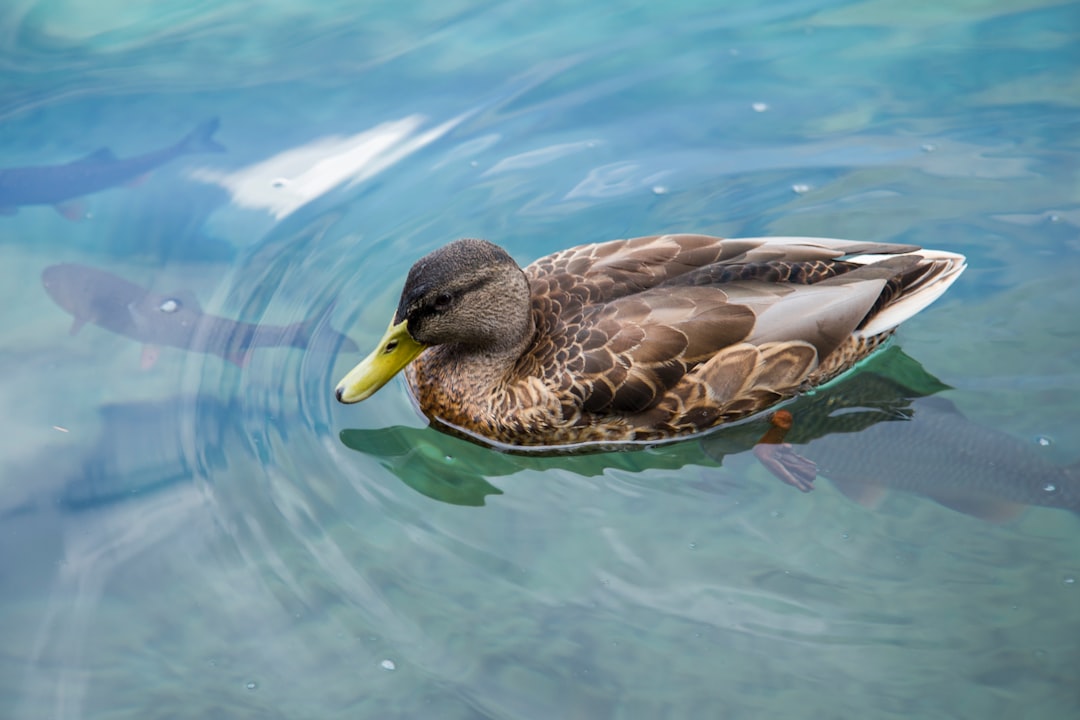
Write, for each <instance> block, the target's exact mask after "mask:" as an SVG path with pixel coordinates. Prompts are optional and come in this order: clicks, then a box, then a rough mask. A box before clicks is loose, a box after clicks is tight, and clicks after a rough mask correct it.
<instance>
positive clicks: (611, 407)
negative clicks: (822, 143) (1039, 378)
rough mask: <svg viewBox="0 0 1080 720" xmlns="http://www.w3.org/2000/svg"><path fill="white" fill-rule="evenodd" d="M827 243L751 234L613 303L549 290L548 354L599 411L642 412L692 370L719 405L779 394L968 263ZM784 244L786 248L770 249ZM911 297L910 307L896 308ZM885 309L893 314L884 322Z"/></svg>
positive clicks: (885, 327)
mask: <svg viewBox="0 0 1080 720" xmlns="http://www.w3.org/2000/svg"><path fill="white" fill-rule="evenodd" d="M675 237H677V238H683V237H686V236H675ZM695 237H700V236H695ZM785 240H786V239H785ZM725 242H728V241H725ZM826 242H827V243H837V244H839V243H842V242H843V241H826ZM826 242H822V241H819V240H813V241H807V240H805V239H801V238H800V239H797V242H794V243H786V244H784V243H777V244H774V243H771V242H752V243H749V244H748V245H747V246H745V247H744V248H742V249H740V250H739V252H738V253H737V255H736V256H737V257H739V258H740V260H738V261H736V262H735V263H734V264H732V263H722V264H717V263H714V264H712V265H708V266H705V267H700V268H694V269H691V270H686V271H683V272H682V273H680V274H678V275H675V276H674V277H673V278H671V279H669V280H668V281H666V282H663V283H659V284H656V285H655V286H654V287H652V288H651V289H647V290H644V291H639V292H636V293H633V294H624V295H620V296H618V297H616V298H614V299H612V300H610V301H607V302H596V301H595V299H594V298H593V297H592V296H590V297H589V300H587V301H586V302H589V301H591V303H590V304H587V305H586V306H585V307H584V309H583V310H582V311H581V312H580V313H563V314H562V315H559V314H558V313H556V312H554V310H555V308H558V307H562V308H563V309H566V308H565V305H568V304H570V305H572V304H574V303H575V302H577V300H579V299H582V296H580V295H578V294H575V292H574V288H575V287H580V285H576V286H571V287H570V288H568V289H567V291H568V292H567V293H566V294H563V293H560V292H559V291H558V290H556V291H554V293H553V295H552V297H550V298H548V301H550V302H552V303H553V305H552V306H551V311H552V312H551V313H549V314H550V315H551V317H552V318H553V323H554V324H553V325H551V326H550V327H548V328H546V330H547V332H548V337H549V338H550V341H549V346H548V348H547V352H546V353H545V355H546V356H547V362H549V363H552V364H554V365H555V366H559V367H561V368H562V369H563V371H564V372H565V378H566V379H565V380H564V381H563V383H562V384H563V385H564V386H566V385H571V386H572V388H573V389H572V390H570V391H571V392H572V393H574V394H575V395H577V396H579V398H580V400H581V402H582V406H583V407H584V409H585V410H587V411H592V412H617V413H624V414H632V413H637V412H642V411H644V410H647V409H649V408H651V407H653V406H654V405H655V404H656V403H658V402H659V401H660V399H661V398H662V397H663V396H664V394H665V393H667V392H668V391H669V390H671V389H672V388H674V387H675V386H676V385H678V384H679V383H680V382H682V381H683V379H684V378H686V377H687V375H688V374H691V373H693V374H694V375H695V377H694V378H692V380H693V382H694V384H696V385H699V386H700V392H707V393H711V394H713V395H714V396H715V402H716V404H718V405H719V404H723V403H724V402H733V401H735V400H736V399H738V398H743V397H745V398H750V397H754V398H757V397H758V396H761V401H762V402H765V401H766V400H767V399H768V398H772V399H773V400H774V401H775V400H776V399H779V398H780V397H782V396H785V395H790V394H791V393H792V392H794V390H795V389H796V388H798V387H799V386H800V385H801V384H802V383H803V382H804V381H805V380H806V379H807V377H809V376H810V375H811V373H813V371H814V370H815V368H817V366H818V364H819V361H820V360H821V359H822V358H825V357H826V356H828V355H829V354H830V353H831V352H833V350H835V349H836V348H838V347H839V346H841V345H842V344H844V343H845V342H847V341H849V340H850V339H851V337H852V336H853V334H855V333H856V332H857V331H862V332H866V333H867V334H868V335H869V334H870V332H871V331H872V332H873V334H878V333H880V332H887V331H889V330H891V329H892V327H895V324H898V322H899V321H900V320H902V319H904V318H906V317H909V316H910V314H913V313H909V312H906V309H911V308H915V311H917V310H918V309H921V308H922V307H925V305H926V304H929V302H930V301H932V300H933V298H934V297H937V295H939V294H940V293H941V292H943V291H944V288H943V287H940V285H941V284H942V283H943V284H944V285H945V287H947V285H948V284H950V283H951V282H952V280H954V279H955V277H956V275H958V274H959V272H960V271H961V270H962V269H963V268H962V258H961V262H960V265H959V266H958V265H957V264H956V260H955V258H957V257H959V256H949V257H947V258H935V259H933V260H927V258H926V257H924V255H926V254H927V251H923V253H922V254H915V253H912V252H911V251H910V250H908V247H909V246H885V248H886V249H888V250H892V251H894V252H897V253H900V254H897V255H892V256H890V255H885V256H884V257H882V255H883V254H882V253H881V252H880V250H881V249H882V247H883V246H882V244H877V243H847V244H846V245H843V246H841V247H837V245H835V244H826ZM780 247H783V248H784V250H783V251H782V252H781V253H780V254H779V256H778V259H773V260H768V259H762V257H763V255H766V254H767V255H775V253H777V251H779V250H780ZM849 248H852V250H850V251H849V250H848V249H849ZM854 248H860V249H861V248H866V249H868V250H873V251H874V255H873V256H867V255H858V254H857V253H858V252H859V250H855V249H854ZM905 250H908V252H907V254H903V253H904V251H905ZM852 252H854V253H856V254H854V255H852V254H851V253H852ZM931 254H932V253H931ZM946 255H948V254H946ZM823 256H824V257H823ZM830 256H831V257H830ZM793 257H795V258H800V259H798V260H793V259H792V258H793ZM836 257H843V258H846V259H845V260H843V261H836V260H835V258H836ZM864 257H866V258H867V260H866V261H865V262H860V260H862V258H864ZM741 258H748V259H747V260H742V259H741ZM750 258H752V259H750ZM802 258H805V259H802ZM736 266H738V267H736ZM732 269H735V270H737V271H738V272H737V274H736V275H732V272H730V271H731V270H732ZM610 287H615V285H612V286H610ZM913 294H915V295H919V294H923V297H920V298H915V299H912V295H913ZM930 296H932V297H930ZM926 297H929V300H926ZM924 300H925V302H924ZM904 303H908V305H907V308H906V309H905V310H904V311H902V312H895V311H894V308H895V307H896V306H897V305H902V304H904ZM887 316H888V317H887ZM883 317H884V318H886V320H888V322H878V318H883ZM893 321H896V322H895V323H893V324H891V325H890V324H889V323H892V322H893ZM860 329H861V330H860ZM560 358H561V359H562V360H561V362H560V360H559V359H560ZM699 366H700V367H699ZM702 402H703V403H704V404H708V401H702Z"/></svg>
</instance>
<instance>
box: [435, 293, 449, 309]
mask: <svg viewBox="0 0 1080 720" xmlns="http://www.w3.org/2000/svg"><path fill="white" fill-rule="evenodd" d="M453 301H454V296H453V295H451V294H450V293H448V292H441V293H439V294H438V295H436V296H435V309H436V310H445V309H446V308H448V307H450V303H451V302H453Z"/></svg>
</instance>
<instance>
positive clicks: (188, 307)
mask: <svg viewBox="0 0 1080 720" xmlns="http://www.w3.org/2000/svg"><path fill="white" fill-rule="evenodd" d="M41 281H42V283H43V284H44V286H45V290H46V291H47V292H48V293H49V296H50V297H51V298H52V299H53V300H54V301H55V302H56V304H57V305H59V306H60V307H62V308H63V309H64V310H66V311H67V312H69V313H71V314H72V315H74V316H75V322H74V324H73V325H72V326H71V334H72V335H74V334H75V333H77V332H78V331H79V330H80V329H81V328H82V326H83V325H85V324H86V323H88V322H89V323H93V324H95V325H98V326H100V327H103V328H105V329H106V330H110V331H112V332H114V333H117V334H119V335H125V336H127V337H129V338H132V339H134V340H138V341H140V342H142V343H144V345H145V347H144V348H143V362H142V365H143V367H144V368H146V367H149V366H151V365H153V363H154V361H155V360H156V357H157V348H158V347H160V346H164V345H168V346H170V347H177V348H182V349H184V350H190V351H193V352H203V353H210V354H213V355H218V356H220V357H222V358H225V359H226V360H228V361H230V362H232V363H234V364H236V365H238V366H241V367H242V366H243V365H244V364H246V363H247V361H248V359H249V356H250V354H251V352H252V351H253V350H255V349H256V348H260V347H284V346H290V347H298V348H313V349H325V350H331V351H332V350H345V351H346V352H356V350H357V347H356V344H355V343H353V341H352V340H350V339H349V338H348V337H346V336H345V335H342V334H341V333H338V332H336V331H334V330H332V329H330V328H329V327H328V326H327V327H326V328H322V327H320V326H321V321H322V316H321V315H317V316H314V317H311V318H309V319H307V320H304V321H301V322H298V323H294V324H292V325H261V324H254V323H246V322H238V321H236V320H230V319H228V318H224V317H219V316H216V315H209V314H207V313H204V312H203V311H202V308H201V307H199V302H198V300H196V299H195V296H194V295H193V294H192V293H191V292H190V291H187V290H185V291H180V292H176V293H172V294H169V295H160V294H158V293H155V292H151V291H150V290H147V289H146V288H143V287H140V286H139V285H136V284H135V283H133V282H130V281H128V280H125V279H124V278H122V277H119V276H118V275H114V274H112V273H110V272H106V271H104V270H98V269H96V268H92V267H88V266H86V265H78V264H74V263H65V264H60V265H50V266H49V267H47V268H45V270H44V271H42V273H41ZM324 314H325V313H324ZM316 341H317V342H316Z"/></svg>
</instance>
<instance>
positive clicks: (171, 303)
mask: <svg viewBox="0 0 1080 720" xmlns="http://www.w3.org/2000/svg"><path fill="white" fill-rule="evenodd" d="M179 309H180V302H179V301H178V300H173V299H172V298H168V299H167V300H162V301H161V304H160V305H158V310H160V311H161V312H163V313H174V312H176V311H177V310H179Z"/></svg>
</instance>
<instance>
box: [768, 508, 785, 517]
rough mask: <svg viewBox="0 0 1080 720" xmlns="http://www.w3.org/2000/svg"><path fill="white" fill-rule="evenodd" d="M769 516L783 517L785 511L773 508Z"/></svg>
mask: <svg viewBox="0 0 1080 720" xmlns="http://www.w3.org/2000/svg"><path fill="white" fill-rule="evenodd" d="M769 516H770V517H774V518H782V517H784V513H782V512H780V511H779V510H773V511H772V512H771V513H769Z"/></svg>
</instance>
